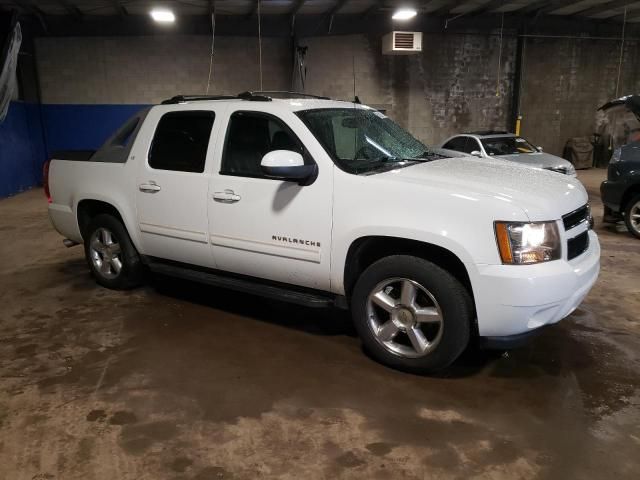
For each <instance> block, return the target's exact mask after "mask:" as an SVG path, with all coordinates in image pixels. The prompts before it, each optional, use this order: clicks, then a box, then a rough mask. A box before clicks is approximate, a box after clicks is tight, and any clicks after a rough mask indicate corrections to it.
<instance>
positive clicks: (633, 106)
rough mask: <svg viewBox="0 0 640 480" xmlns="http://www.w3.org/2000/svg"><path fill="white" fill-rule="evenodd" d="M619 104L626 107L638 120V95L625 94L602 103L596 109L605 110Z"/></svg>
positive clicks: (639, 116) (639, 103)
mask: <svg viewBox="0 0 640 480" xmlns="http://www.w3.org/2000/svg"><path fill="white" fill-rule="evenodd" d="M620 106H624V107H626V108H627V109H628V110H629V111H630V112H631V113H633V114H634V115H635V116H636V118H637V119H638V120H639V121H640V95H627V96H626V97H620V98H617V99H615V100H611V101H610V102H608V103H605V104H604V105H602V106H601V107H600V108H599V109H598V110H602V111H603V112H606V111H607V110H610V109H612V108H614V107H620Z"/></svg>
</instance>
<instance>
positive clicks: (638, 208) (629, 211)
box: [624, 195, 640, 238]
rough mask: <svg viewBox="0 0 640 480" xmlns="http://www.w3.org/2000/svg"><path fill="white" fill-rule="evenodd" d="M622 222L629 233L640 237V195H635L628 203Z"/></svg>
mask: <svg viewBox="0 0 640 480" xmlns="http://www.w3.org/2000/svg"><path fill="white" fill-rule="evenodd" d="M624 222H625V223H626V224H627V228H628V229H629V231H630V232H631V234H632V235H634V236H635V237H637V238H640V195H636V196H635V197H633V198H632V199H631V201H630V202H629V203H628V205H627V208H626V210H625V212H624Z"/></svg>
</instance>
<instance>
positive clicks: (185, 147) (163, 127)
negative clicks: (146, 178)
mask: <svg viewBox="0 0 640 480" xmlns="http://www.w3.org/2000/svg"><path fill="white" fill-rule="evenodd" d="M214 117H215V115H214V113H213V112H202V111H185V112H171V113H165V114H164V115H163V116H162V118H161V119H160V122H159V123H158V127H157V128H156V133H155V135H154V136H153V143H152V144H151V151H150V152H149V166H150V167H151V168H155V169H158V170H174V171H180V172H196V173H202V172H204V164H205V161H206V158H207V147H208V145H209V137H210V136H211V127H212V126H213V120H214Z"/></svg>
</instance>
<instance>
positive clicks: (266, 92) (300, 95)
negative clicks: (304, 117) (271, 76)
mask: <svg viewBox="0 0 640 480" xmlns="http://www.w3.org/2000/svg"><path fill="white" fill-rule="evenodd" d="M250 93H253V94H254V95H268V96H270V97H274V96H279V97H281V98H315V99H318V100H331V98H329V97H325V96H322V95H312V94H310V93H304V92H293V91H290V90H261V91H258V92H250Z"/></svg>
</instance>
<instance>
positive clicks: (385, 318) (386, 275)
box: [351, 255, 473, 373]
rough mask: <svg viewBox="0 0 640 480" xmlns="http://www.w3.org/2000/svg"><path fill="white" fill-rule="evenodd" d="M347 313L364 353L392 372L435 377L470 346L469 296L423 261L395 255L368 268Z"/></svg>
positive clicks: (470, 306)
mask: <svg viewBox="0 0 640 480" xmlns="http://www.w3.org/2000/svg"><path fill="white" fill-rule="evenodd" d="M351 309H352V313H353V319H354V323H355V326H356V329H357V330H358V333H359V335H360V338H361V339H362V343H363V345H364V348H365V349H366V350H367V351H368V352H369V353H370V354H371V355H372V356H373V357H374V358H375V359H376V360H378V361H379V362H381V363H383V364H385V365H388V366H390V367H392V368H396V369H399V370H404V371H409V372H412V373H435V372H437V371H439V370H442V369H444V368H446V367H448V366H449V365H450V364H451V363H453V361H454V360H456V358H458V357H459V356H460V354H461V353H462V352H463V350H464V349H465V348H466V346H467V345H468V343H469V338H470V334H471V324H472V321H473V303H472V300H471V296H470V295H469V293H468V292H467V290H466V288H465V287H464V286H463V285H462V284H461V283H460V282H459V281H458V280H457V279H456V278H455V277H454V276H453V275H451V274H450V273H449V272H447V271H446V270H444V269H442V268H440V267H438V266H437V265H435V264H433V263H431V262H429V261H427V260H424V259H422V258H418V257H413V256H407V255H394V256H390V257H386V258H383V259H381V260H378V261H377V262H375V263H373V264H372V265H371V266H369V267H368V268H367V269H366V270H365V271H364V272H363V273H362V275H361V276H360V278H359V279H358V281H357V283H356V285H355V288H354V291H353V295H352V298H351Z"/></svg>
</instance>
